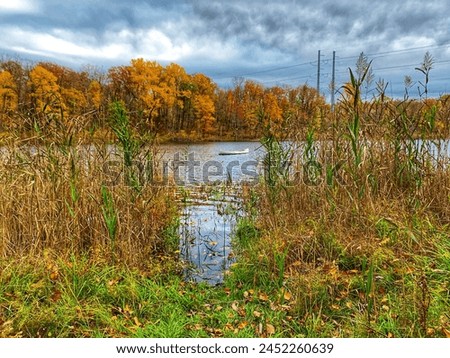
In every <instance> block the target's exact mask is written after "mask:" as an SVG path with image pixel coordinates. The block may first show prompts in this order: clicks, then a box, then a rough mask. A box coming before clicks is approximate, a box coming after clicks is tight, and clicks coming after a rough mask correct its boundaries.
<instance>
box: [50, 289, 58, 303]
mask: <svg viewBox="0 0 450 358" xmlns="http://www.w3.org/2000/svg"><path fill="white" fill-rule="evenodd" d="M50 299H51V300H52V301H53V302H57V301H59V300H60V299H61V291H59V290H56V291H55V292H53V294H52V297H51V298H50Z"/></svg>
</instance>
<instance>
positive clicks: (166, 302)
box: [0, 259, 294, 337]
mask: <svg viewBox="0 0 450 358" xmlns="http://www.w3.org/2000/svg"><path fill="white" fill-rule="evenodd" d="M161 271H164V270H161ZM172 271H173V270H172ZM280 292H281V291H280ZM280 299H281V298H280V295H278V296H277V295H275V296H273V297H270V298H269V296H268V294H266V293H265V292H263V291H256V290H251V289H250V290H248V291H247V290H245V289H244V288H243V287H239V288H238V287H235V288H233V287H229V286H227V285H224V286H221V287H209V286H206V285H202V284H200V285H198V284H192V283H186V282H184V281H183V280H182V279H180V277H178V276H177V275H175V274H159V275H152V278H149V277H148V275H147V274H145V273H142V272H135V271H130V270H127V269H126V268H124V267H122V268H120V267H108V266H106V267H102V266H100V265H95V264H92V263H91V262H88V261H87V260H75V259H73V260H72V261H70V262H57V263H55V264H50V265H47V266H42V267H40V266H38V267H36V266H31V265H29V266H26V265H14V266H12V265H10V266H3V267H2V273H1V277H0V336H2V337H254V336H266V335H271V336H286V335H292V334H294V332H293V329H292V327H290V326H289V325H286V322H288V320H289V319H290V318H289V313H288V308H289V306H288V302H282V301H281V300H280ZM267 324H269V325H272V326H273V327H274V331H272V330H271V326H269V328H267V327H268V326H267Z"/></svg>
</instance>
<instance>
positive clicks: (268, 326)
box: [266, 323, 275, 335]
mask: <svg viewBox="0 0 450 358" xmlns="http://www.w3.org/2000/svg"><path fill="white" fill-rule="evenodd" d="M266 332H267V334H268V335H272V334H274V333H275V327H274V326H272V325H271V324H270V323H267V324H266Z"/></svg>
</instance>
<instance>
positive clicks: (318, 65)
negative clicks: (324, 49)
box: [317, 50, 320, 94]
mask: <svg viewBox="0 0 450 358" xmlns="http://www.w3.org/2000/svg"><path fill="white" fill-rule="evenodd" d="M317 93H318V94H320V50H319V51H318V53H317Z"/></svg>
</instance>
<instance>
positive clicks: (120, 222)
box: [0, 137, 176, 267]
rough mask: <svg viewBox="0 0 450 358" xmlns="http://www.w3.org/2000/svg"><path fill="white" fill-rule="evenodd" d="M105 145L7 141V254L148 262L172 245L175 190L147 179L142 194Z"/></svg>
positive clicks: (3, 242) (2, 253)
mask: <svg viewBox="0 0 450 358" xmlns="http://www.w3.org/2000/svg"><path fill="white" fill-rule="evenodd" d="M106 148H107V147H105V146H103V145H98V146H96V145H89V146H83V145H81V144H74V145H72V146H61V145H59V144H58V143H52V144H49V145H35V144H34V143H33V142H27V141H23V140H20V139H18V138H15V137H10V138H9V139H8V141H7V145H6V146H4V147H3V148H2V152H1V160H0V197H1V198H2V199H1V200H0V257H1V258H3V259H6V258H8V259H9V260H13V259H14V258H15V259H21V258H23V257H27V258H29V259H30V260H36V261H39V260H40V258H42V257H43V256H44V255H53V256H54V257H65V258H68V257H70V256H71V255H76V256H77V255H87V256H88V257H90V258H91V259H92V260H95V261H99V262H105V263H113V262H116V263H124V264H128V265H134V266H138V267H148V266H151V265H152V263H155V262H156V261H157V260H158V258H159V257H163V256H164V255H165V254H167V253H168V252H169V251H171V250H172V249H170V250H169V251H167V250H168V246H167V242H166V240H165V236H164V232H165V230H166V228H167V227H168V226H170V225H171V223H172V222H173V218H174V216H175V214H176V211H175V204H174V201H172V200H171V195H172V194H171V193H170V192H169V191H168V189H167V188H164V187H157V186H154V185H152V184H151V183H149V182H146V183H143V184H141V185H140V188H139V190H140V191H139V193H138V194H137V193H136V189H135V186H132V185H131V186H130V185H129V178H130V177H129V176H127V173H126V171H125V174H124V172H123V170H122V166H121V165H117V163H118V161H117V159H118V158H117V156H116V155H115V154H114V153H113V151H111V150H109V149H106ZM130 150H131V149H130ZM132 150H134V149H132ZM125 157H126V158H127V159H125V160H126V161H128V160H131V157H128V155H125ZM119 163H120V162H119ZM111 252H113V253H114V255H113V257H112V256H111Z"/></svg>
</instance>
